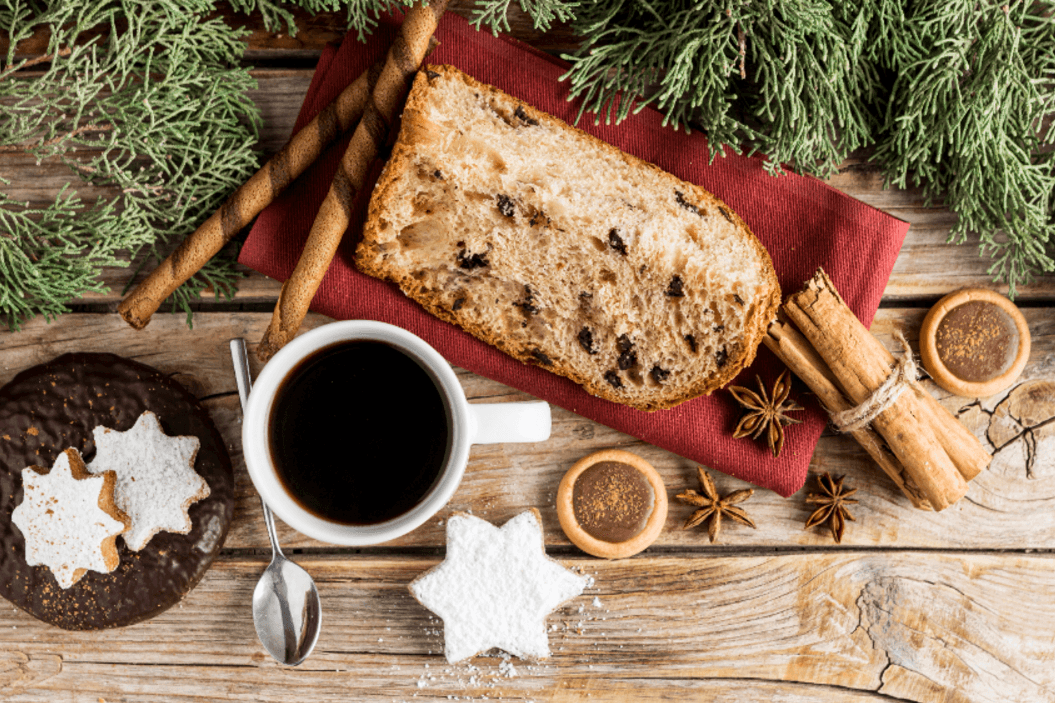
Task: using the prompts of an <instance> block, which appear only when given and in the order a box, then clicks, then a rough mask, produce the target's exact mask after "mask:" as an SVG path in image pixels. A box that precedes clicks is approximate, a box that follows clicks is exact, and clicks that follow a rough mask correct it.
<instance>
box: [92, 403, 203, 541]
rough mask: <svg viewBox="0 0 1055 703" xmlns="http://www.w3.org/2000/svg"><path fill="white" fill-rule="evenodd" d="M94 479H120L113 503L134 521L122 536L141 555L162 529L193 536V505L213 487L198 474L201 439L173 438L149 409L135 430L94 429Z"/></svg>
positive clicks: (133, 427)
mask: <svg viewBox="0 0 1055 703" xmlns="http://www.w3.org/2000/svg"><path fill="white" fill-rule="evenodd" d="M92 433H93V434H94V435H95V459H93V460H92V463H90V464H88V471H90V472H92V473H93V474H98V473H102V472H103V471H113V472H115V473H116V474H117V488H116V489H115V490H114V501H115V502H116V503H117V507H118V508H120V509H121V510H123V511H125V512H126V513H127V514H128V517H129V519H130V520H131V525H130V527H129V528H128V532H126V533H125V534H124V540H125V544H126V545H128V548H129V549H131V550H133V551H136V552H138V551H139V550H140V549H142V548H143V547H145V546H146V545H147V542H149V541H150V538H151V537H153V536H154V535H156V534H157V533H158V532H161V531H162V530H164V531H166V532H176V533H179V534H187V533H188V532H190V531H191V527H192V525H191V519H190V515H188V514H187V510H189V509H190V506H191V505H193V504H194V503H196V502H198V501H199V500H201V499H203V498H206V497H208V495H209V484H208V483H206V482H205V479H203V478H202V477H201V476H199V475H198V473H197V472H196V471H195V470H194V458H195V457H196V456H197V454H198V447H199V446H200V442H199V441H198V438H197V437H169V436H168V435H166V434H165V432H164V431H163V430H162V429H161V423H160V422H158V418H157V415H155V414H154V413H152V412H150V411H149V410H148V411H146V412H144V413H143V414H142V415H140V416H139V419H138V420H136V424H135V425H133V426H132V429H130V430H127V431H125V432H118V431H116V430H112V429H110V428H109V427H102V426H99V427H96V428H95V429H94V430H92Z"/></svg>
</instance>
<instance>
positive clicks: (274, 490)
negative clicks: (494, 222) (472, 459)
mask: <svg viewBox="0 0 1055 703" xmlns="http://www.w3.org/2000/svg"><path fill="white" fill-rule="evenodd" d="M358 340H373V341H377V342H384V343H385V344H389V345H391V346H394V347H396V348H398V349H399V350H400V351H402V352H403V353H404V354H407V355H408V356H410V357H411V358H413V359H415V360H416V361H417V362H418V363H419V364H420V365H421V366H422V368H424V369H425V370H426V371H427V372H428V373H429V375H430V376H432V378H433V381H434V382H435V383H436V387H437V388H438V389H439V390H440V393H441V394H442V395H443V397H444V401H445V404H446V406H447V409H448V413H449V417H448V420H449V422H450V427H449V430H450V433H449V434H450V437H449V438H448V442H449V445H448V451H447V459H446V462H445V464H444V466H443V468H442V469H441V470H440V475H439V478H438V479H436V482H435V484H434V485H433V487H432V489H431V490H430V491H429V492H428V493H427V494H426V495H425V497H424V498H423V499H422V500H421V501H420V502H418V504H417V505H415V506H414V507H413V508H411V509H410V510H409V511H408V512H406V513H403V514H402V515H399V516H398V517H395V518H392V519H391V520H387V521H385V522H380V523H377V524H373V525H346V524H343V523H339V522H333V521H330V520H325V519H323V518H321V517H319V516H318V515H315V514H313V513H311V512H309V511H307V510H306V509H304V508H303V507H301V505H300V504H298V503H297V501H296V500H295V499H294V498H293V497H292V496H291V495H290V494H289V493H288V492H287V490H286V488H285V486H283V484H282V481H281V479H280V478H279V476H278V474H277V473H276V471H275V466H274V464H273V463H272V461H271V452H270V451H269V446H270V444H269V437H268V432H269V424H270V423H269V420H270V417H271V406H272V404H273V402H274V400H275V394H276V392H277V391H278V389H279V386H280V385H281V384H282V382H283V381H284V380H285V379H286V376H287V375H288V374H289V372H290V371H291V370H293V369H294V368H295V367H296V366H297V364H299V363H300V361H301V360H303V359H305V358H306V357H308V356H309V355H311V354H312V353H314V352H315V351H317V350H319V349H322V348H324V347H328V346H331V345H334V344H338V343H341V342H348V341H358ZM550 425H551V418H550V409H549V404H548V403H546V402H545V401H541V400H539V401H531V402H523V403H485V404H478V405H470V404H469V402H468V401H467V400H466V399H465V393H464V391H462V387H461V384H460V383H458V377H457V376H455V374H454V371H452V370H451V367H450V364H448V363H447V361H446V360H445V359H444V358H443V357H442V356H440V353H439V352H437V351H436V350H435V349H433V348H432V347H430V346H429V345H428V344H427V343H426V342H425V341H424V340H423V339H421V338H420V337H416V336H415V335H413V334H411V333H410V332H407V331H406V330H404V329H402V328H400V327H395V326H394V325H389V324H386V323H384V322H373V321H368V320H351V321H347V322H333V323H330V324H328V325H324V326H322V327H318V328H316V329H314V330H312V331H310V332H307V333H305V334H303V335H301V336H300V337H297V338H296V339H294V340H293V341H292V342H290V343H289V344H287V345H286V346H285V347H283V348H282V349H281V350H280V351H279V352H278V353H277V354H276V355H275V356H274V357H273V358H272V359H271V361H269V362H268V363H267V365H266V366H265V367H264V370H263V371H262V372H261V374H260V377H259V378H257V380H256V383H255V385H254V386H253V390H252V392H251V393H250V394H249V404H248V407H247V408H246V411H245V418H244V420H243V422H242V450H243V453H244V455H245V463H246V466H247V467H248V469H249V477H250V478H251V479H252V481H253V485H254V486H256V490H257V491H258V492H259V493H260V497H261V498H263V499H264V502H265V503H267V504H268V506H270V508H271V509H272V510H273V511H274V512H275V513H276V514H277V515H278V516H279V517H280V518H282V520H283V521H284V522H285V523H286V524H287V525H289V526H290V527H292V528H294V529H295V530H297V531H298V532H301V533H303V534H305V535H307V536H308V537H313V538H315V539H317V540H320V541H323V542H329V543H331V544H340V545H349V546H359V545H367V544H379V543H381V542H387V541H389V540H392V539H395V538H396V537H399V536H400V535H404V534H406V533H407V532H410V531H411V530H413V529H414V528H416V527H418V526H419V525H421V524H422V523H424V522H425V521H426V520H428V519H429V518H430V517H432V516H433V515H435V514H436V513H437V512H439V510H440V508H442V507H443V506H444V505H446V504H447V501H448V500H450V498H451V496H452V495H454V491H455V490H456V489H457V488H458V484H459V483H460V482H461V480H462V475H463V474H464V473H465V466H466V464H467V463H468V461H469V445H471V444H495V443H498V442H542V441H545V440H546V439H549V435H550Z"/></svg>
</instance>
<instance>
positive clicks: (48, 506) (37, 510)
mask: <svg viewBox="0 0 1055 703" xmlns="http://www.w3.org/2000/svg"><path fill="white" fill-rule="evenodd" d="M116 478H117V477H116V476H115V474H114V473H113V472H112V471H108V472H106V473H103V474H102V475H99V476H92V475H91V474H89V473H88V471H87V469H86V468H85V466H84V461H83V460H82V459H81V455H80V452H78V451H77V450H76V449H67V450H66V451H64V452H63V453H62V454H60V455H59V457H58V459H56V460H55V464H54V465H53V466H52V467H51V469H50V470H49V469H47V468H44V467H41V466H29V467H27V468H25V469H23V470H22V502H21V503H19V504H18V506H17V507H16V508H15V509H14V511H13V512H12V513H11V522H13V523H14V524H15V525H16V526H17V527H18V529H19V530H21V532H22V536H23V538H25V542H26V563H27V564H29V565H31V566H47V567H48V568H49V569H51V571H52V573H53V574H54V575H55V580H56V581H58V583H59V586H61V587H62V588H64V589H65V588H69V587H70V586H72V585H73V584H75V583H77V582H78V581H79V580H80V579H81V577H83V576H84V574H85V573H86V572H87V571H88V570H91V571H99V572H102V573H104V574H106V573H110V572H111V571H113V570H114V569H115V568H117V564H118V563H119V562H120V561H121V558H120V556H119V555H118V553H117V535H119V534H121V533H122V532H124V531H125V529H126V527H127V517H126V516H125V514H124V513H122V512H121V511H120V510H119V509H118V508H117V507H116V506H115V505H114V486H115V485H116Z"/></svg>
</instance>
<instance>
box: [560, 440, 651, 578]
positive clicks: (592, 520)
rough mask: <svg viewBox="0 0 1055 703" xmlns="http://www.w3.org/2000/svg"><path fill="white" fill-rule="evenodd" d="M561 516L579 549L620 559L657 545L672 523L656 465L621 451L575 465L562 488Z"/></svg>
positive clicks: (595, 455) (608, 452)
mask: <svg viewBox="0 0 1055 703" xmlns="http://www.w3.org/2000/svg"><path fill="white" fill-rule="evenodd" d="M557 517H558V518H559V519H560V526H561V529H563V530H564V534H566V535H567V536H568V539H570V540H571V541H572V543H573V544H575V546H577V547H578V548H579V549H581V550H583V551H584V552H586V553H587V554H592V555H593V556H595V557H601V558H603V559H621V558H623V557H629V556H632V555H634V554H637V553H638V552H640V551H642V550H644V549H646V548H647V547H648V546H649V545H650V544H652V543H653V542H655V541H656V538H657V537H659V533H660V532H661V531H662V530H663V524H664V523H665V522H666V519H667V489H666V487H665V486H664V485H663V479H662V478H660V476H659V474H658V473H656V470H655V469H654V468H652V465H651V464H649V463H648V462H647V461H645V460H644V459H642V458H641V457H639V456H637V455H635V454H631V453H630V452H624V451H622V450H619V449H606V450H604V451H600V452H596V453H595V454H591V455H589V456H588V457H585V458H583V459H580V460H579V461H577V462H575V465H574V466H572V467H571V468H570V469H568V473H566V474H564V478H563V479H561V482H560V486H559V487H558V488H557Z"/></svg>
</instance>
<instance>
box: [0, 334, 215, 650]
mask: <svg viewBox="0 0 1055 703" xmlns="http://www.w3.org/2000/svg"><path fill="white" fill-rule="evenodd" d="M145 410H150V411H152V412H153V413H154V414H155V415H157V416H158V418H159V419H160V421H161V426H162V428H163V429H164V431H165V434H167V435H169V436H174V435H194V436H195V437H197V438H198V439H199V440H200V441H201V447H200V449H199V450H198V455H197V458H196V460H195V462H194V468H195V470H196V471H197V472H198V473H199V474H200V475H201V476H202V478H204V479H205V480H206V482H208V484H209V489H210V491H211V492H210V494H209V497H208V498H205V499H204V500H201V501H199V502H197V503H195V504H194V505H192V506H191V508H190V517H191V521H192V524H193V527H192V529H191V531H190V533H189V534H185V535H180V534H174V533H171V532H159V533H158V534H157V535H155V536H154V537H153V539H151V540H150V542H149V543H148V544H147V545H146V547H145V548H143V549H142V550H141V551H139V552H133V551H130V550H129V549H128V548H127V547H126V546H125V545H124V542H123V540H120V539H119V540H118V541H117V544H118V550H119V552H120V557H121V563H120V564H119V565H118V567H117V569H116V570H114V571H112V572H111V573H109V574H102V573H98V572H94V571H89V572H87V573H86V574H85V576H84V577H83V578H82V579H81V580H80V581H78V582H77V583H75V584H74V585H73V586H72V587H70V588H68V589H65V590H64V589H62V588H61V587H59V585H58V583H57V582H56V581H55V578H54V576H53V575H52V573H51V570H50V569H48V568H47V567H45V566H29V565H27V564H26V561H25V554H26V549H25V542H24V541H23V538H22V533H21V532H20V531H19V529H18V528H17V527H15V525H14V524H13V523H12V522H11V512H12V511H13V510H14V509H15V506H17V505H18V504H19V503H20V502H21V501H22V469H24V468H25V467H27V466H31V465H37V466H46V467H51V465H52V463H53V462H54V461H55V459H56V458H57V457H58V455H59V454H60V453H61V452H62V451H63V450H64V449H66V448H67V447H73V448H75V449H78V450H80V452H81V454H82V455H83V456H84V460H85V462H89V461H91V460H92V459H93V458H94V456H95V442H94V439H93V437H92V430H93V429H94V428H95V427H96V426H98V425H103V426H105V427H110V428H113V429H115V430H119V431H122V432H123V431H125V430H128V429H129V428H131V427H132V425H133V424H135V422H136V420H137V419H138V418H139V416H140V415H141V414H142V413H143V411H145ZM233 512H234V473H233V470H232V468H231V458H230V456H229V455H228V454H227V449H226V447H225V446H224V443H223V438H222V437H221V436H220V432H219V431H218V430H217V429H216V426H215V425H214V424H213V422H212V420H211V419H210V418H209V414H208V412H206V410H205V408H203V407H202V406H201V405H200V404H199V403H198V401H197V399H196V398H195V397H194V396H193V395H191V394H190V393H189V392H187V390H186V389H185V388H183V386H181V385H180V384H179V383H177V382H176V381H174V380H172V379H171V378H169V377H168V376H166V375H165V374H163V373H161V372H159V371H157V370H156V369H153V368H151V367H149V366H145V365H143V364H140V363H138V362H135V361H131V360H129V359H124V358H122V357H119V356H115V355H113V354H65V355H63V356H60V357H58V358H57V359H54V360H52V361H50V362H49V363H47V364H43V365H40V366H35V367H33V368H31V369H28V370H26V371H23V372H22V373H20V374H19V375H18V376H16V377H15V378H14V380H12V381H11V382H10V383H8V384H7V385H6V386H4V387H3V388H0V595H2V596H3V597H4V598H6V599H7V600H9V601H11V602H12V603H14V604H15V605H17V606H18V607H19V608H22V609H23V610H25V611H26V612H28V613H30V614H31V615H33V616H35V617H37V618H39V619H40V620H43V621H44V622H47V623H51V624H52V625H57V626H59V627H61V628H65V629H67V630H100V629H103V628H108V627H120V626H123V625H131V624H132V623H135V622H139V621H141V620H146V619H147V618H151V617H153V616H155V615H157V614H158V613H160V612H162V611H164V610H166V609H168V608H170V607H171V606H173V605H175V604H176V603H178V602H179V601H180V599H181V598H183V596H184V595H186V593H187V592H188V591H190V589H192V588H193V587H194V586H195V585H196V584H197V583H198V581H200V580H201V578H202V576H203V575H204V574H205V570H206V569H208V568H209V565H210V564H211V563H212V560H213V559H214V558H215V557H216V554H217V552H219V550H220V547H221V546H222V545H223V541H224V538H225V537H226V536H227V529H228V528H229V527H230V525H231V516H232V514H233Z"/></svg>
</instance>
